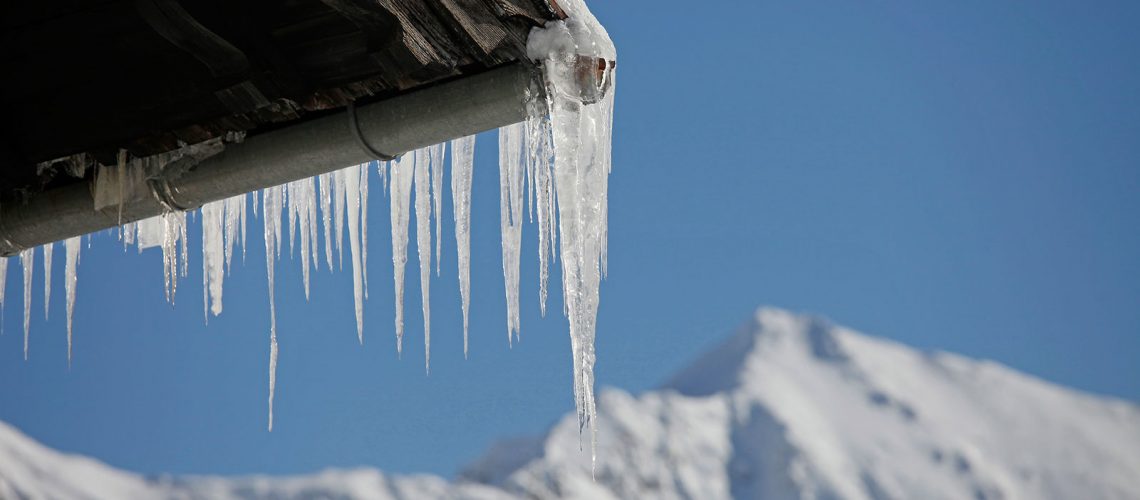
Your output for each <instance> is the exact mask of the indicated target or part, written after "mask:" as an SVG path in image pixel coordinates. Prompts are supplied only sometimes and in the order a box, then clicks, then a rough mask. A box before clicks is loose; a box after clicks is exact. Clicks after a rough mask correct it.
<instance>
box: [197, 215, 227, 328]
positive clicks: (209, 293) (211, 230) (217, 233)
mask: <svg viewBox="0 0 1140 500" xmlns="http://www.w3.org/2000/svg"><path fill="white" fill-rule="evenodd" d="M201 225H202V307H203V310H202V314H203V316H204V317H205V318H206V321H207V322H209V319H210V313H213V314H214V316H217V315H219V314H221V313H222V282H223V280H224V279H225V264H226V242H225V241H224V238H225V233H226V201H225V200H222V201H215V202H212V203H207V204H205V205H202V221H201Z"/></svg>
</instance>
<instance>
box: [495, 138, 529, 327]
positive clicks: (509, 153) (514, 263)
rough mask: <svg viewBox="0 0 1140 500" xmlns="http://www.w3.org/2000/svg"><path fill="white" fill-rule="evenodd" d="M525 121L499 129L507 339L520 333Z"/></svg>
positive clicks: (501, 222)
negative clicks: (520, 257)
mask: <svg viewBox="0 0 1140 500" xmlns="http://www.w3.org/2000/svg"><path fill="white" fill-rule="evenodd" d="M523 132H524V126H523V124H522V123H516V124H514V125H508V126H506V127H502V128H500V129H499V197H500V198H499V224H500V227H501V230H502V246H503V282H504V283H505V284H506V292H507V343H508V344H509V343H511V342H512V340H511V334H512V332H513V333H514V336H515V337H516V338H517V337H518V336H519V329H520V326H519V251H520V247H521V246H522V225H523V168H524V164H523V161H524V157H523V156H522V148H523V137H524V136H523Z"/></svg>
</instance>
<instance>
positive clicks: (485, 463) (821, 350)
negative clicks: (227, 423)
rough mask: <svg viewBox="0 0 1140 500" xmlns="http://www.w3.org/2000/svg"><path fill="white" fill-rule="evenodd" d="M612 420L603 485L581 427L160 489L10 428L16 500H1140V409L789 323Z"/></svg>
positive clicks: (4, 475)
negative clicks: (445, 461)
mask: <svg viewBox="0 0 1140 500" xmlns="http://www.w3.org/2000/svg"><path fill="white" fill-rule="evenodd" d="M598 407H599V421H598V425H599V433H600V438H599V441H600V446H599V451H598V453H599V455H598V461H597V469H596V471H593V470H592V469H591V464H590V459H589V452H588V451H580V450H581V446H580V445H581V444H582V443H581V441H580V439H581V436H580V434H579V432H578V426H577V420H576V418H575V417H574V415H573V414H570V415H566V416H564V417H563V418H562V419H560V420H559V421H558V422H557V423H556V424H554V425H553V426H552V427H551V428H550V429H549V431H548V432H547V433H546V434H544V435H541V436H535V437H524V438H513V439H510V440H504V441H501V442H499V443H496V444H495V445H494V446H492V447H491V448H490V449H489V450H488V451H487V452H486V453H485V454H484V455H483V456H482V457H481V458H479V459H477V460H475V461H473V462H472V463H471V464H470V465H469V466H468V467H466V468H465V469H464V470H463V471H462V472H461V473H460V474H459V477H458V478H457V479H456V480H454V481H448V480H446V479H444V478H441V477H438V476H431V475H390V474H386V473H384V472H382V471H379V470H376V469H369V468H357V469H348V470H326V471H322V472H319V473H315V474H308V475H302V476H290V477H277V478H271V477H268V476H245V477H236V478H231V477H224V478H223V477H211V476H184V477H160V478H152V479H146V478H143V477H141V476H138V475H135V474H133V473H129V472H124V471H119V470H116V469H113V468H111V467H109V466H106V465H103V464H101V463H99V462H97V461H94V460H91V459H86V458H83V457H76V456H66V455H62V454H59V453H58V452H55V451H54V450H50V449H47V448H45V447H43V446H41V445H39V444H38V443H35V442H34V441H32V440H31V439H30V438H27V437H26V436H23V435H21V434H18V431H16V430H14V429H11V428H10V427H7V426H6V425H4V424H3V423H0V498H9V497H11V498H20V497H22V496H26V497H30V498H156V497H157V498H172V499H173V498H177V499H192V498H251V499H252V498H328V497H338V498H361V499H402V498H427V497H442V498H471V499H487V500H491V499H507V498H591V499H595V498H596V499H605V498H646V497H653V498H678V499H680V498H852V499H868V500H881V499H888V498H974V499H999V498H1078V497H1080V498H1140V479H1137V478H1140V407H1137V406H1136V405H1135V404H1132V403H1130V402H1126V401H1122V400H1117V399H1113V398H1106V397H1102V396H1094V395H1088V394H1084V393H1080V392H1078V391H1075V390H1072V389H1068V388H1064V387H1061V386H1058V385H1055V384H1051V383H1049V382H1045V381H1042V380H1039V379H1037V378H1034V377H1032V376H1029V375H1025V374H1022V373H1020V372H1017V371H1015V370H1012V369H1010V368H1007V367H1004V366H1002V365H1000V364H998V363H995V362H992V361H976V360H972V359H969V358H966V357H963V356H960V355H956V354H950V353H943V352H933V353H923V352H918V351H915V350H913V349H911V348H909V347H906V346H904V345H902V344H899V343H896V342H892V341H889V340H885V339H880V338H875V337H870V336H867V335H864V334H861V333H858V332H855V331H854V330H850V329H847V328H844V327H842V326H838V325H835V324H833V323H832V322H830V321H829V320H826V319H824V318H821V317H818V316H808V315H797V314H793V313H790V312H787V311H784V310H780V309H774V308H760V309H758V310H757V311H756V313H755V314H754V315H753V317H752V319H751V320H750V321H749V322H747V323H746V324H745V325H744V326H742V327H741V328H739V329H738V330H737V331H736V333H734V334H733V335H731V336H729V337H728V338H727V339H726V340H724V341H723V342H722V343H720V345H718V346H717V347H715V348H713V349H711V350H710V351H709V352H707V353H705V354H704V355H701V356H699V357H698V358H697V359H696V360H695V361H693V362H692V363H690V364H689V365H688V366H687V367H686V368H683V369H682V370H680V371H679V372H678V373H677V374H676V375H675V376H674V377H672V378H671V379H669V380H668V381H667V382H665V383H664V384H663V385H662V386H661V387H660V388H658V389H655V390H651V391H647V392H645V393H642V394H640V395H636V396H635V395H631V394H629V393H627V392H625V391H622V390H619V389H604V390H603V391H601V393H600V399H599V405H598ZM13 457H15V458H13ZM595 478H596V480H595ZM84 495H87V496H84Z"/></svg>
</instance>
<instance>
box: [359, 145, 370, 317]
mask: <svg viewBox="0 0 1140 500" xmlns="http://www.w3.org/2000/svg"><path fill="white" fill-rule="evenodd" d="M371 167H372V164H371V163H365V164H363V165H360V269H361V274H363V277H364V299H365V300H368V171H369V169H370V168H371Z"/></svg>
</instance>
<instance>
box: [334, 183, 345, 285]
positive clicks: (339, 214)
mask: <svg viewBox="0 0 1140 500" xmlns="http://www.w3.org/2000/svg"><path fill="white" fill-rule="evenodd" d="M344 198H345V192H344V176H343V175H337V173H335V172H334V173H333V218H334V219H336V220H335V221H334V222H335V224H336V241H335V243H336V252H337V265H338V266H340V268H341V269H344V248H343V247H342V244H343V242H344V202H345V200H344Z"/></svg>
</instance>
